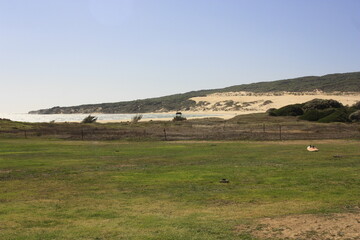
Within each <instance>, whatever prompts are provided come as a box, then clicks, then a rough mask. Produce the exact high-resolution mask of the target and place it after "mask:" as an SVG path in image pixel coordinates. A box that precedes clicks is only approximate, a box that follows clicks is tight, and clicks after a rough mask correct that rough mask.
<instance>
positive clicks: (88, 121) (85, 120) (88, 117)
mask: <svg viewBox="0 0 360 240" xmlns="http://www.w3.org/2000/svg"><path fill="white" fill-rule="evenodd" d="M96 120H97V117H94V116H91V115H89V116H87V117H86V118H84V119H83V120H82V122H81V123H94V122H96Z"/></svg>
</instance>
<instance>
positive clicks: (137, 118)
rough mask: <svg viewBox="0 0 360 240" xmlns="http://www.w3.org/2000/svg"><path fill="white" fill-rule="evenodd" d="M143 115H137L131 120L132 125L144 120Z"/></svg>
mask: <svg viewBox="0 0 360 240" xmlns="http://www.w3.org/2000/svg"><path fill="white" fill-rule="evenodd" d="M142 117H143V115H142V114H136V115H134V116H133V117H132V118H131V122H132V123H137V122H138V121H140V120H141V119H142Z"/></svg>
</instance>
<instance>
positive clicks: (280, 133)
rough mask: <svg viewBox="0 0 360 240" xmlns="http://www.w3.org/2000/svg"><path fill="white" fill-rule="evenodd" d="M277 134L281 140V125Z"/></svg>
mask: <svg viewBox="0 0 360 240" xmlns="http://www.w3.org/2000/svg"><path fill="white" fill-rule="evenodd" d="M279 136H280V141H281V140H282V136H281V125H279Z"/></svg>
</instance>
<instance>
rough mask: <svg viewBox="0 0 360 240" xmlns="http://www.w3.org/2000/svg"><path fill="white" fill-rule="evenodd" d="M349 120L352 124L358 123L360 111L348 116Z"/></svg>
mask: <svg viewBox="0 0 360 240" xmlns="http://www.w3.org/2000/svg"><path fill="white" fill-rule="evenodd" d="M349 119H350V120H351V121H353V122H360V110H357V111H356V112H353V113H352V114H350V116H349Z"/></svg>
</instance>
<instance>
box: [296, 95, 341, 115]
mask: <svg viewBox="0 0 360 240" xmlns="http://www.w3.org/2000/svg"><path fill="white" fill-rule="evenodd" d="M342 107H344V106H343V105H342V104H341V103H340V102H338V101H336V100H333V99H318V98H315V99H313V100H310V101H308V102H306V103H304V105H303V107H302V108H303V110H304V111H305V112H306V111H308V110H311V109H317V110H323V109H327V108H342Z"/></svg>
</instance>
